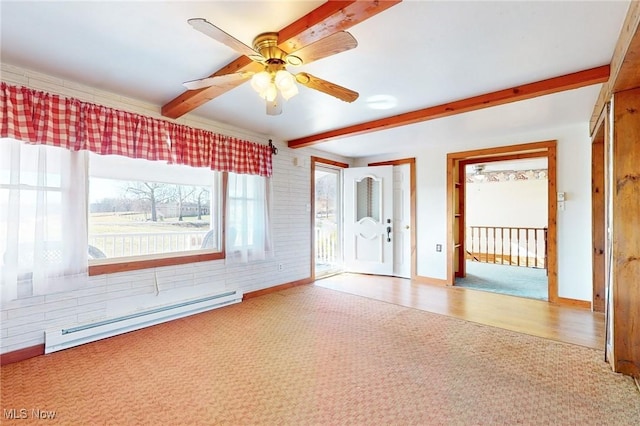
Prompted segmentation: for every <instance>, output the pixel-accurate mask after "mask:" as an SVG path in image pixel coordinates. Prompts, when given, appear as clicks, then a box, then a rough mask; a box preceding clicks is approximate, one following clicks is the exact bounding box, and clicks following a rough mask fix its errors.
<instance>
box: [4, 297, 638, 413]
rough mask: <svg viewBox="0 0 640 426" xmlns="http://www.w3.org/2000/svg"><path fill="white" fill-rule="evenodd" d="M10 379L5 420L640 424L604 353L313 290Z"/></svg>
mask: <svg viewBox="0 0 640 426" xmlns="http://www.w3.org/2000/svg"><path fill="white" fill-rule="evenodd" d="M1 378H2V384H1V391H2V402H1V405H2V409H3V412H6V411H4V410H8V409H12V408H18V409H20V408H26V409H28V410H31V409H33V408H35V409H41V410H53V411H55V412H56V417H55V420H54V421H55V422H58V423H61V424H92V425H93V424H114V425H126V424H163V425H172V424H175V425H178V424H180V425H188V424H207V425H211V424H229V425H246V424H291V425H323V424H326V425H342V424H362V425H390V424H394V425H398V424H419V425H489V424H501V425H505V424H506V425H513V424H545V425H546V424H573V425H605V424H606V425H634V424H635V425H637V424H638V420H639V419H640V394H639V392H638V391H637V389H636V387H635V385H634V384H633V381H632V380H631V379H630V378H629V377H625V376H622V375H619V374H615V373H613V372H611V370H610V369H609V367H608V365H607V364H605V363H604V362H603V360H602V353H601V351H596V350H593V349H588V348H584V347H581V346H573V345H569V344H563V343H558V342H554V341H550V340H545V339H541V338H536V337H532V336H528V335H523V334H519V333H514V332H509V331H505V330H500V329H496V328H492V327H487V326H482V325H479V324H475V323H471V322H466V321H463V320H459V319H455V318H450V317H445V316H441V315H437V314H432V313H429V312H424V311H419V310H415V309H411V308H405V307H401V306H397V305H393V304H388V303H384V302H379V301H375V300H371V299H366V298H363V297H359V296H355V295H351V294H346V293H340V292H337V291H334V290H330V289H325V288H321V287H317V286H302V287H296V288H292V289H288V290H284V291H281V292H277V293H272V294H269V295H266V296H262V297H258V298H254V299H250V300H247V301H245V302H243V303H241V304H238V305H233V306H229V307H226V308H222V309H218V310H215V311H211V312H207V313H203V314H199V315H195V316H192V317H189V318H185V319H181V320H177V321H173V322H171V323H167V324H162V325H159V326H155V327H151V328H147V329H144V330H140V331H136V332H132V333H129V334H126V335H122V336H117V337H113V338H110V339H106V340H103V341H100V342H95V343H91V344H87V345H84V346H81V347H78V348H73V349H69V350H66V351H62V352H58V353H54V354H51V355H47V356H41V357H37V358H33V359H30V360H26V361H23V362H20V363H16V364H10V365H6V366H3V367H2V369H1ZM29 413H31V411H29ZM5 422H6V419H3V424H5ZM6 423H7V424H8V423H10V422H6ZM25 423H26V422H25V421H20V422H19V424H25ZM52 423H53V422H50V421H49V422H47V424H52ZM40 424H42V423H40Z"/></svg>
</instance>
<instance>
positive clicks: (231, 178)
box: [226, 173, 273, 263]
mask: <svg viewBox="0 0 640 426" xmlns="http://www.w3.org/2000/svg"><path fill="white" fill-rule="evenodd" d="M227 180H228V181H227V194H228V196H227V215H226V248H227V252H226V255H227V261H228V262H230V263H233V262H248V261H251V260H263V259H265V258H267V257H269V256H270V255H272V254H273V253H272V248H271V230H270V216H271V211H270V208H271V196H270V194H271V188H270V185H271V181H270V179H267V178H264V177H260V176H254V175H238V174H235V173H229V174H228V179H227Z"/></svg>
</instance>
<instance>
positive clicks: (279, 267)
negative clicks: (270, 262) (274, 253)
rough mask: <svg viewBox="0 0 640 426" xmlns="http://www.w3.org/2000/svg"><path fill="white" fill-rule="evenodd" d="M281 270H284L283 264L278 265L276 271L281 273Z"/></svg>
mask: <svg viewBox="0 0 640 426" xmlns="http://www.w3.org/2000/svg"><path fill="white" fill-rule="evenodd" d="M283 270H284V264H282V263H278V271H283Z"/></svg>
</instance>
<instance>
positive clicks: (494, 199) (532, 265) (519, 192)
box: [455, 157, 548, 300]
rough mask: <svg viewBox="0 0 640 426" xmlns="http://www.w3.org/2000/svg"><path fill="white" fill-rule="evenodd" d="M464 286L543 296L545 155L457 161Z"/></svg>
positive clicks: (545, 287)
mask: <svg viewBox="0 0 640 426" xmlns="http://www.w3.org/2000/svg"><path fill="white" fill-rule="evenodd" d="M461 164H465V166H464V168H465V171H464V181H463V182H462V183H463V185H464V191H463V193H464V205H465V207H464V212H465V215H464V216H465V217H464V232H465V252H464V255H465V259H464V271H465V274H464V276H456V278H455V285H456V286H459V287H464V288H472V289H476V290H484V291H490V292H494V293H501V294H508V295H512V296H519V297H525V298H530V299H538V300H547V298H548V282H547V274H546V265H547V248H546V242H547V225H548V217H547V216H548V207H547V200H548V194H547V186H548V185H547V178H548V166H547V159H546V157H532V158H525V159H516V160H501V161H484V160H481V159H479V160H468V161H466V160H465V161H463V162H462V163H461Z"/></svg>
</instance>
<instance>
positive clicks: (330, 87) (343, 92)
mask: <svg viewBox="0 0 640 426" xmlns="http://www.w3.org/2000/svg"><path fill="white" fill-rule="evenodd" d="M296 81H297V82H298V83H300V84H302V85H303V86H307V87H309V88H311V89H315V90H318V91H320V92H323V93H326V94H327V95H331V96H334V97H336V98H338V99H341V100H343V101H345V102H353V101H355V100H356V99H358V96H360V95H359V94H358V92H354V91H353V90H350V89H347V88H346V87H342V86H338V85H337V84H334V83H331V82H329V81H326V80H323V79H321V78H318V77H315V76H313V75H311V74H307V73H306V72H301V73H298V74H296Z"/></svg>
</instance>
